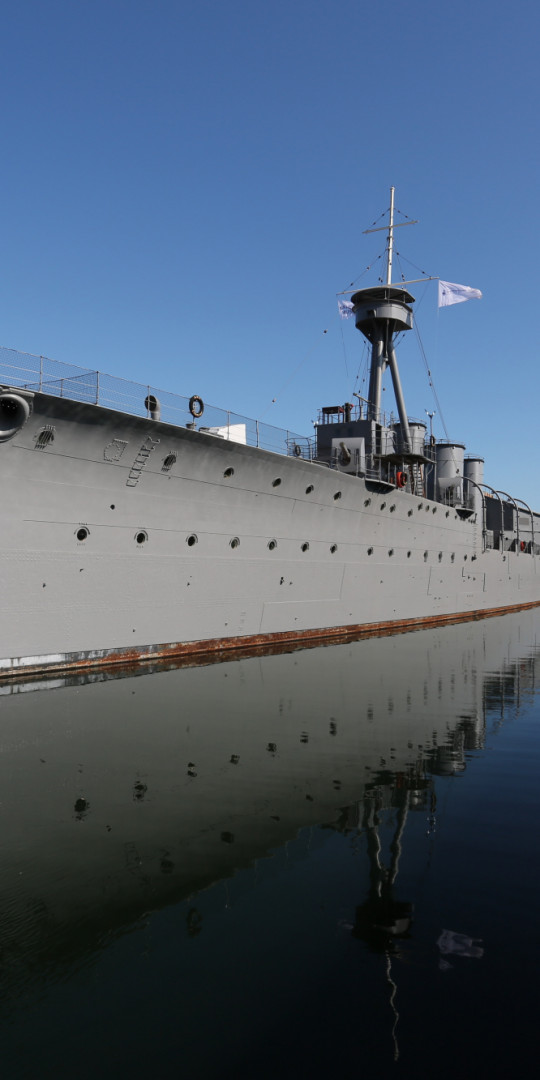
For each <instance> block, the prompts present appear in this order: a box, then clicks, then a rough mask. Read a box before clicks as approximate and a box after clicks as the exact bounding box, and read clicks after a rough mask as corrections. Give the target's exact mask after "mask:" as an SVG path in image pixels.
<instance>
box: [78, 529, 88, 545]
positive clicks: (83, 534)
mask: <svg viewBox="0 0 540 1080" xmlns="http://www.w3.org/2000/svg"><path fill="white" fill-rule="evenodd" d="M75 535H76V537H77V540H79V541H80V543H81V544H82V543H83V541H84V540H86V539H87V537H88V536H90V529H87V527H86V525H81V527H80V529H77V532H76V533H75Z"/></svg>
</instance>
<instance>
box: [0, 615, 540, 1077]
mask: <svg viewBox="0 0 540 1080" xmlns="http://www.w3.org/2000/svg"><path fill="white" fill-rule="evenodd" d="M539 629H540V614H535V613H534V612H533V613H526V614H523V613H522V614H519V615H516V616H513V615H512V616H506V617H505V618H503V619H491V620H485V621H481V622H477V623H469V624H465V625H460V626H449V627H446V628H443V629H439V630H430V631H420V632H417V633H415V634H403V635H397V636H393V637H387V638H378V639H371V640H364V641H359V642H355V643H349V644H344V645H334V646H330V647H326V648H317V649H311V650H305V651H299V652H291V653H288V654H281V655H275V656H266V657H252V658H244V659H241V660H238V661H233V662H228V663H223V664H215V665H213V666H207V667H195V668H181V669H176V670H167V671H160V672H153V673H140V674H139V675H137V676H136V677H133V676H131V677H125V678H115V679H111V680H109V681H87V682H77V681H73V680H71V681H70V685H64V684H63V683H62V682H61V681H57V682H55V683H54V684H52V683H47V684H45V685H44V684H41V685H39V686H37V684H35V683H33V684H26V685H20V684H17V685H12V686H10V685H4V686H3V687H2V695H1V696H0V746H1V750H2V754H1V757H0V769H1V777H0V780H1V787H0V799H1V807H0V811H1V814H2V822H3V829H2V836H3V840H2V862H1V870H0V902H1V910H2V918H1V924H0V946H1V950H2V951H1V956H2V966H1V987H2V1017H3V1025H2V1027H3V1030H2V1034H3V1046H4V1053H3V1064H4V1069H5V1072H6V1075H7V1076H9V1077H23V1076H24V1077H34V1076H36V1077H37V1076H41V1075H44V1074H46V1075H54V1076H56V1077H64V1076H66V1077H67V1076H68V1075H69V1076H70V1077H72V1076H77V1077H78V1078H83V1077H87V1076H88V1077H90V1076H92V1077H95V1076H100V1077H109V1076H111V1077H112V1076H115V1077H121V1076H124V1075H126V1076H127V1075H131V1074H132V1073H133V1072H134V1070H138V1072H139V1074H142V1073H144V1072H148V1073H149V1074H150V1072H152V1075H154V1076H159V1077H169V1076H170V1077H176V1076H183V1075H184V1074H185V1075H188V1076H197V1077H218V1076H219V1077H223V1076H229V1075H230V1076H233V1075H234V1076H246V1077H247V1076H250V1077H251V1076H257V1077H274V1076H280V1077H288V1076H291V1077H292V1076H295V1077H296V1076H298V1075H310V1076H312V1077H315V1076H328V1075H346V1074H347V1075H348V1074H349V1072H352V1071H353V1070H354V1074H357V1073H358V1074H360V1075H362V1074H366V1075H370V1074H371V1073H372V1072H373V1071H374V1070H376V1071H377V1075H379V1076H380V1075H383V1076H384V1075H396V1076H397V1075H400V1076H413V1075H415V1076H416V1075H417V1073H418V1070H419V1069H422V1070H423V1071H424V1072H426V1071H427V1075H437V1076H438V1077H440V1076H450V1075H454V1074H455V1072H456V1070H458V1069H459V1071H460V1073H461V1074H462V1075H472V1074H473V1071H474V1073H475V1074H477V1073H479V1074H480V1075H485V1074H487V1071H488V1070H489V1071H490V1072H491V1073H492V1074H494V1075H502V1074H504V1071H505V1070H509V1069H510V1068H512V1069H516V1068H517V1069H523V1070H524V1069H525V1066H527V1068H529V1067H530V1065H529V1063H530V1061H531V1059H532V1055H533V1053H534V1052H535V1046H534V1043H533V1040H534V1038H535V1036H534V1030H535V1025H536V970H535V969H536V963H535V961H536V950H537V944H538V929H537V911H538V907H539V901H540V880H539V870H538V856H537V851H538V834H539V826H538V820H539V814H538V810H539V802H540V799H539V794H538V764H539V757H540V755H539V746H538V718H539V698H538V690H537V686H536V679H535V674H536V664H537V657H538V647H537V636H538V630H539Z"/></svg>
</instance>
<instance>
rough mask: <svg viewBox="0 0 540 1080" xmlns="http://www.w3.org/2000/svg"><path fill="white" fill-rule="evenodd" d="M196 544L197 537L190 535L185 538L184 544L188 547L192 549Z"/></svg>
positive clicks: (193, 534)
mask: <svg viewBox="0 0 540 1080" xmlns="http://www.w3.org/2000/svg"><path fill="white" fill-rule="evenodd" d="M197 542H198V537H197V536H196V535H195V533H191V535H190V536H186V544H187V546H188V547H193V546H194V544H196V543H197Z"/></svg>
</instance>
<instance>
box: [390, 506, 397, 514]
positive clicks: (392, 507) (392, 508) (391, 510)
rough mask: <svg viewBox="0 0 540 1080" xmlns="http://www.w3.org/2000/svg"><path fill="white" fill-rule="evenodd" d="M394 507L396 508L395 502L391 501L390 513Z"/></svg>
mask: <svg viewBox="0 0 540 1080" xmlns="http://www.w3.org/2000/svg"><path fill="white" fill-rule="evenodd" d="M395 509H396V504H395V503H392V505H391V507H390V513H391V514H393V513H394V510H395Z"/></svg>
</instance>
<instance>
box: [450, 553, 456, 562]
mask: <svg viewBox="0 0 540 1080" xmlns="http://www.w3.org/2000/svg"><path fill="white" fill-rule="evenodd" d="M455 557H456V556H455V552H452V554H451V556H450V562H454V560H455Z"/></svg>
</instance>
